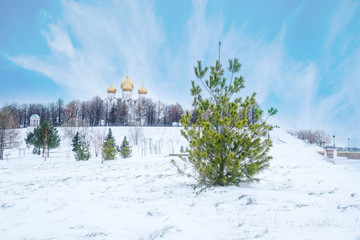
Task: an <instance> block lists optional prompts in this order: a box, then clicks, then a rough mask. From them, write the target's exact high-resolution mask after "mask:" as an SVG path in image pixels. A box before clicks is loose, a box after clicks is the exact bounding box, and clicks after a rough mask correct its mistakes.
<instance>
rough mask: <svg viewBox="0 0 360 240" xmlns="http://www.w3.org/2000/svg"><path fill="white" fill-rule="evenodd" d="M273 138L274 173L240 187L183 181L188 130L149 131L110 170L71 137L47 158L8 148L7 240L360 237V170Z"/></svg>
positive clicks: (1, 180) (4, 165)
mask: <svg viewBox="0 0 360 240" xmlns="http://www.w3.org/2000/svg"><path fill="white" fill-rule="evenodd" d="M99 129H100V128H99ZM112 130H113V133H114V135H115V136H116V140H117V143H118V144H119V143H120V142H121V140H122V138H123V137H124V136H125V135H126V136H127V137H128V138H130V139H131V136H130V133H129V129H128V128H125V127H116V128H112ZM25 132H26V130H23V133H22V134H23V136H24V135H25ZM150 138H151V140H150ZM271 138H272V140H273V145H274V146H273V148H272V149H271V155H272V156H273V157H274V159H273V160H272V161H271V165H270V168H269V169H267V170H265V171H264V172H262V173H261V174H260V175H259V177H260V178H261V181H260V182H259V183H251V184H243V185H242V186H240V187H235V186H233V187H213V188H203V187H199V186H197V185H196V182H195V181H194V180H192V179H189V178H187V177H185V176H181V175H178V173H177V171H176V169H175V168H174V167H173V166H172V165H171V163H170V160H171V159H172V158H174V157H172V158H171V157H168V155H169V153H172V152H175V153H177V152H179V151H180V148H181V146H184V147H186V141H185V140H184V139H183V138H182V137H181V136H180V128H161V127H154V128H151V127H146V128H143V139H144V141H141V144H139V146H133V157H131V158H129V159H117V160H115V161H107V162H105V163H104V164H101V159H100V158H94V157H93V158H91V159H90V160H89V161H87V162H77V161H75V160H74V158H73V156H72V154H71V155H70V157H68V154H67V151H68V146H67V142H66V141H64V142H63V144H62V146H61V147H60V148H59V149H55V150H53V151H52V152H51V154H50V158H48V160H47V161H46V162H44V161H43V159H42V158H41V157H39V156H35V155H32V154H31V150H30V151H28V150H26V155H25V157H24V156H22V157H19V151H18V150H16V149H15V150H12V151H7V153H11V155H10V156H9V160H8V161H0V239H160V238H165V239H360V187H359V183H360V167H359V166H360V165H359V164H357V163H356V164H344V165H334V164H331V163H329V162H326V160H324V158H323V157H322V156H321V155H319V154H317V153H316V150H317V148H316V147H314V146H311V145H307V144H305V143H304V142H302V141H300V140H298V139H295V138H293V137H292V136H290V135H288V134H287V133H286V132H284V131H283V130H281V129H274V131H273V132H272V133H271ZM150 142H151V146H152V150H151V153H150V147H149V146H150ZM145 148H146V151H144V149H145ZM155 149H156V151H155Z"/></svg>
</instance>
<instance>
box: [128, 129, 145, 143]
mask: <svg viewBox="0 0 360 240" xmlns="http://www.w3.org/2000/svg"><path fill="white" fill-rule="evenodd" d="M129 134H130V138H131V140H132V141H133V143H134V145H138V144H139V139H140V138H141V137H142V136H144V131H143V129H142V128H140V127H130V128H129Z"/></svg>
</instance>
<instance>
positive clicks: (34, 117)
mask: <svg viewBox="0 0 360 240" xmlns="http://www.w3.org/2000/svg"><path fill="white" fill-rule="evenodd" d="M30 119H40V117H39V115H37V114H33V115H31V117H30Z"/></svg>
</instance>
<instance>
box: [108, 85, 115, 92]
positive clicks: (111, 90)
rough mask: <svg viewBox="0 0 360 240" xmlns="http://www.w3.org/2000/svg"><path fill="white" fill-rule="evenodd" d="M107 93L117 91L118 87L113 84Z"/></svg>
mask: <svg viewBox="0 0 360 240" xmlns="http://www.w3.org/2000/svg"><path fill="white" fill-rule="evenodd" d="M107 93H116V88H115V87H114V86H113V85H112V84H111V85H110V87H109V88H108V89H107Z"/></svg>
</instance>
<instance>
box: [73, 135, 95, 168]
mask: <svg viewBox="0 0 360 240" xmlns="http://www.w3.org/2000/svg"><path fill="white" fill-rule="evenodd" d="M89 145H90V144H89V142H88V141H87V140H86V138H85V136H84V135H82V136H80V135H79V133H78V132H76V134H75V136H74V138H73V139H72V146H73V149H72V151H73V152H74V155H75V159H76V160H77V161H81V160H83V161H86V160H89V158H90V157H91V154H90V150H89Z"/></svg>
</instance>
